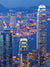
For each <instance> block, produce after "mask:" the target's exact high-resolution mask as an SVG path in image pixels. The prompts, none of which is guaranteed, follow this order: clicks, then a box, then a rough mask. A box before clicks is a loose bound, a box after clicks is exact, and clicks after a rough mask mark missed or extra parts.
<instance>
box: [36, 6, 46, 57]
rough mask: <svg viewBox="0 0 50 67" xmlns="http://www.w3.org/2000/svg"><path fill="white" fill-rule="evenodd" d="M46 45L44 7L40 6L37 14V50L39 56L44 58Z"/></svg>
mask: <svg viewBox="0 0 50 67" xmlns="http://www.w3.org/2000/svg"><path fill="white" fill-rule="evenodd" d="M46 45H47V22H46V7H45V5H40V6H39V8H38V13H37V49H40V51H41V54H42V55H43V56H46Z"/></svg>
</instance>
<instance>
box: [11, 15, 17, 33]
mask: <svg viewBox="0 0 50 67" xmlns="http://www.w3.org/2000/svg"><path fill="white" fill-rule="evenodd" d="M10 23H11V26H10V28H11V30H12V31H13V34H15V33H16V16H15V15H12V16H11V17H10Z"/></svg>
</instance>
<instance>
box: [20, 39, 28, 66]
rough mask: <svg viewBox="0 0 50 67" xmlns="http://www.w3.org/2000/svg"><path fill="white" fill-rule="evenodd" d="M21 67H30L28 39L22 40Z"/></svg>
mask: <svg viewBox="0 0 50 67" xmlns="http://www.w3.org/2000/svg"><path fill="white" fill-rule="evenodd" d="M19 53H20V67H28V43H27V39H26V38H21V39H20V45H19Z"/></svg>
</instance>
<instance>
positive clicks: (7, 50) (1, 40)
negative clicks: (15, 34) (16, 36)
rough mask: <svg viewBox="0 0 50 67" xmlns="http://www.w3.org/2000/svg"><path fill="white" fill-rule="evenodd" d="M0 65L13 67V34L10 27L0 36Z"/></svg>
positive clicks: (0, 66) (1, 66)
mask: <svg viewBox="0 0 50 67" xmlns="http://www.w3.org/2000/svg"><path fill="white" fill-rule="evenodd" d="M0 67H12V34H11V32H10V30H8V29H5V30H4V31H2V32H1V36H0Z"/></svg>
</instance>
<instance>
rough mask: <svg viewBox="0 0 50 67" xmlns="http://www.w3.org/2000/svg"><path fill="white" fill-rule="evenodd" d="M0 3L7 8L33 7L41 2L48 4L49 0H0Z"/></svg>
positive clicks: (49, 3) (49, 4)
mask: <svg viewBox="0 0 50 67" xmlns="http://www.w3.org/2000/svg"><path fill="white" fill-rule="evenodd" d="M0 4H2V5H4V6H5V7H7V8H16V7H33V6H39V5H42V4H44V5H46V6H50V0H0Z"/></svg>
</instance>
